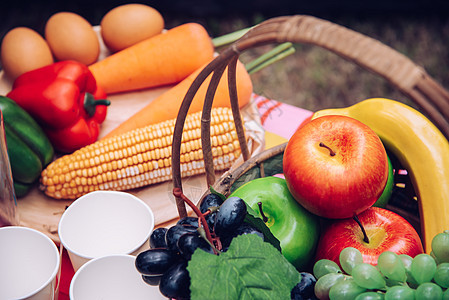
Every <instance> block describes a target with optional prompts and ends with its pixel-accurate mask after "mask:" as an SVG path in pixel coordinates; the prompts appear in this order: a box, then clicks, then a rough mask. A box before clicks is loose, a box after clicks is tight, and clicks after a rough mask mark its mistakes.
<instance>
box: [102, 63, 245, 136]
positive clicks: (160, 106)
mask: <svg viewBox="0 0 449 300" xmlns="http://www.w3.org/2000/svg"><path fill="white" fill-rule="evenodd" d="M205 66H206V65H204V66H203V67H201V68H199V69H198V70H197V71H195V72H193V73H192V74H191V75H190V76H188V77H187V78H186V79H184V80H183V81H181V82H180V83H178V84H177V85H175V86H173V87H172V88H170V89H169V90H167V91H166V92H164V93H163V94H161V95H160V96H159V97H157V98H156V99H154V100H153V101H152V102H150V103H148V104H147V105H146V106H144V107H143V108H142V109H141V110H139V111H138V112H136V113H135V114H134V115H132V116H131V117H129V118H128V119H127V120H125V121H124V122H122V123H121V124H120V125H118V126H117V127H116V128H115V129H113V130H112V131H111V132H109V133H108V134H107V135H106V136H104V137H103V138H108V137H111V136H113V135H117V134H121V133H124V132H127V131H129V130H133V129H136V128H141V127H143V126H147V125H150V124H154V123H158V122H162V121H165V120H170V119H174V118H176V117H177V115H178V111H179V108H180V107H181V103H182V100H183V99H184V96H185V94H186V93H187V90H188V89H189V87H190V86H191V84H192V82H193V81H194V80H195V78H196V77H197V75H198V74H199V73H200V72H201V70H202V69H203V68H204V67H205ZM236 76H237V96H238V99H239V105H240V107H242V106H244V105H246V104H247V103H248V102H249V100H250V98H251V94H252V92H253V85H252V81H251V77H250V76H249V74H248V72H247V71H246V69H245V66H244V65H243V64H242V63H241V62H240V61H238V62H237V70H236ZM210 79H211V76H209V77H208V78H207V79H206V80H205V81H204V82H203V83H202V85H201V87H200V88H199V89H198V91H197V93H196V95H195V97H194V98H193V100H192V103H191V105H190V109H189V113H194V112H198V111H201V110H202V109H203V104H204V98H205V95H206V90H207V87H208V85H209V82H210ZM213 106H214V107H230V106H231V102H230V98H229V91H228V78H227V76H226V71H225V74H223V76H222V78H221V79H220V83H219V84H218V87H217V90H216V92H215V96H214V102H213Z"/></svg>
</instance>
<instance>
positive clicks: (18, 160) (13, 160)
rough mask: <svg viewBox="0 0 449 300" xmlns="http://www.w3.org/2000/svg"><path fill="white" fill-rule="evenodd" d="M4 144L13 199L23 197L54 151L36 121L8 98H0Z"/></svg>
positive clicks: (49, 160) (50, 159) (51, 157)
mask: <svg viewBox="0 0 449 300" xmlns="http://www.w3.org/2000/svg"><path fill="white" fill-rule="evenodd" d="M0 110H1V111H2V114H3V122H4V128H5V136H6V145H7V149H8V157H9V162H10V164H11V172H12V176H13V181H14V190H15V192H16V196H17V197H23V196H24V195H25V194H26V193H27V192H28V191H29V190H30V188H31V187H32V186H33V185H34V183H35V182H36V181H37V179H38V178H39V176H40V174H41V172H42V170H43V168H44V167H46V166H47V165H48V164H49V163H50V162H51V161H52V159H53V155H54V149H53V146H52V144H51V143H50V140H49V139H48V138H47V136H46V135H45V133H44V131H43V130H42V128H41V127H40V126H39V125H38V124H37V122H36V121H35V120H34V119H33V118H32V117H31V116H30V115H29V114H28V113H27V112H26V111H25V110H23V109H22V108H21V107H20V106H19V105H17V104H16V103H15V102H14V101H13V100H12V99H10V98H8V97H4V96H0Z"/></svg>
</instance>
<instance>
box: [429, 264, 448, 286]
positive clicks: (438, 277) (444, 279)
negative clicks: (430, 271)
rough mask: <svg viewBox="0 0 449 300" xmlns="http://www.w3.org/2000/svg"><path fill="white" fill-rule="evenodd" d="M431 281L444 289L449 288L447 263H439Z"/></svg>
mask: <svg viewBox="0 0 449 300" xmlns="http://www.w3.org/2000/svg"><path fill="white" fill-rule="evenodd" d="M433 281H435V282H436V283H437V284H438V285H439V286H441V287H443V288H445V289H447V288H449V263H441V264H439V265H438V266H437V270H436V271H435V275H434V276H433Z"/></svg>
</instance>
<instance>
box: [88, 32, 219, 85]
mask: <svg viewBox="0 0 449 300" xmlns="http://www.w3.org/2000/svg"><path fill="white" fill-rule="evenodd" d="M213 55H214V46H213V44H212V41H211V38H210V37H209V35H208V33H207V31H206V29H205V28H204V27H203V26H202V25H200V24H197V23H186V24H183V25H179V26H177V27H175V28H173V29H170V30H168V31H166V32H164V33H161V34H158V35H156V36H153V37H151V38H149V39H146V40H144V41H142V42H139V43H137V44H135V45H133V46H130V47H128V48H125V49H123V50H121V51H119V52H116V53H114V54H112V55H110V56H108V57H107V58H105V59H103V60H101V61H98V62H96V63H94V64H92V65H90V66H89V69H90V71H91V72H92V73H93V75H94V77H95V79H96V80H97V84H98V85H100V86H101V87H102V88H103V89H104V90H105V92H106V93H109V94H113V93H118V92H127V91H131V90H138V89H143V88H151V87H156V86H162V85H167V84H174V83H177V82H179V81H181V80H183V79H184V78H186V77H187V76H188V75H190V74H191V73H192V72H194V71H195V70H197V69H198V68H200V67H201V66H202V65H203V64H205V63H206V62H208V61H210V60H211V59H212V58H213Z"/></svg>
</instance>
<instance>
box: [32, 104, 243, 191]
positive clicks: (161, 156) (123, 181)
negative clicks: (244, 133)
mask: <svg viewBox="0 0 449 300" xmlns="http://www.w3.org/2000/svg"><path fill="white" fill-rule="evenodd" d="M233 119H234V118H233V116H232V112H231V109H230V108H213V109H212V112H211V145H212V154H213V162H214V166H215V169H216V170H217V171H218V170H225V169H227V168H229V167H230V166H231V165H232V163H233V162H234V161H235V159H236V158H237V157H238V156H239V155H240V145H239V143H238V140H237V133H236V132H235V125H234V123H233V122H234V121H233ZM175 121H176V120H169V121H165V122H161V123H158V124H154V125H149V126H146V127H143V128H139V129H136V130H132V131H130V132H127V133H125V134H121V135H117V136H113V137H111V138H109V139H105V140H99V141H97V142H95V143H93V144H91V145H88V146H86V147H83V148H81V149H79V150H77V151H75V152H74V153H72V154H67V155H64V156H62V157H60V158H58V159H56V160H55V161H53V162H52V163H51V164H50V165H48V166H47V168H46V169H45V170H43V171H42V173H41V179H40V187H41V189H42V190H43V191H44V192H45V194H46V195H48V196H50V197H53V198H57V199H76V198H78V197H80V196H82V195H84V194H86V193H88V192H92V191H95V190H129V189H134V188H139V187H143V186H147V185H150V184H155V183H160V182H163V181H167V180H170V179H171V176H172V174H171V173H172V172H171V171H172V170H171V151H172V148H171V145H172V140H173V136H172V135H173V130H174V125H175ZM200 128H201V112H198V113H194V114H189V115H188V116H187V118H186V122H185V126H184V132H183V134H182V140H181V141H182V142H181V157H180V161H181V176H182V177H186V176H193V175H197V174H201V173H204V162H203V152H202V146H201V129H200Z"/></svg>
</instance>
